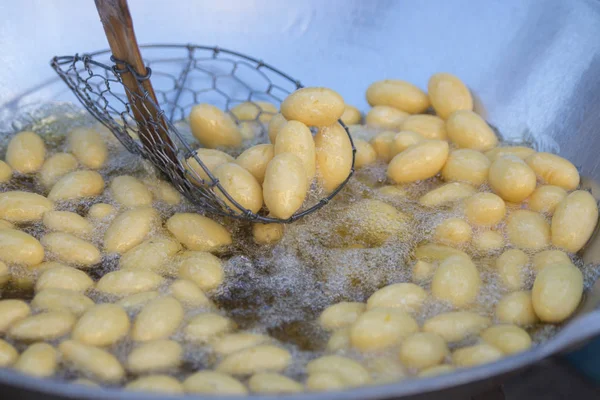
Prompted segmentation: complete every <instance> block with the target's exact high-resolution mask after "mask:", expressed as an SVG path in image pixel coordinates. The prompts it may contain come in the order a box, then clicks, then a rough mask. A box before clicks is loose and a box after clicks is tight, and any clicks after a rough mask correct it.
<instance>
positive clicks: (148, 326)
mask: <svg viewBox="0 0 600 400" xmlns="http://www.w3.org/2000/svg"><path fill="white" fill-rule="evenodd" d="M183 314H184V310H183V306H182V305H181V303H180V302H179V301H178V300H177V299H175V298H173V297H170V296H165V297H159V298H156V299H154V300H151V301H150V302H148V304H146V305H145V306H144V308H142V311H140V313H139V314H138V315H137V317H136V318H135V321H134V323H133V328H132V330H131V337H132V339H133V340H136V341H140V342H147V341H149V340H156V339H166V338H168V337H169V336H171V335H172V334H173V333H174V332H175V331H176V330H177V328H178V327H179V325H180V324H181V322H182V321H183Z"/></svg>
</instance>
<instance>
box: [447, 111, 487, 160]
mask: <svg viewBox="0 0 600 400" xmlns="http://www.w3.org/2000/svg"><path fill="white" fill-rule="evenodd" d="M446 132H447V133H448V139H450V141H452V143H454V144H456V145H457V146H458V147H460V148H466V149H473V150H479V151H487V150H490V149H492V148H494V147H496V145H497V144H498V138H497V137H496V134H495V133H494V131H493V130H492V128H490V126H489V125H488V124H487V122H485V120H484V119H483V118H481V117H480V116H479V115H477V114H475V113H474V112H473V111H467V110H459V111H455V112H453V113H452V114H450V115H449V116H448V119H447V121H446Z"/></svg>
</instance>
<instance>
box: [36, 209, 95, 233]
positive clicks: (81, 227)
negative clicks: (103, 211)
mask: <svg viewBox="0 0 600 400" xmlns="http://www.w3.org/2000/svg"><path fill="white" fill-rule="evenodd" d="M42 221H43V223H44V226H45V227H46V228H47V229H48V230H50V231H57V232H64V233H70V234H73V235H75V236H78V237H84V238H85V237H88V236H90V235H91V233H92V231H93V229H94V228H92V224H90V222H89V221H88V220H87V219H85V218H83V217H82V216H81V215H79V214H76V213H74V212H70V211H47V212H46V213H45V214H44V218H43V219H42Z"/></svg>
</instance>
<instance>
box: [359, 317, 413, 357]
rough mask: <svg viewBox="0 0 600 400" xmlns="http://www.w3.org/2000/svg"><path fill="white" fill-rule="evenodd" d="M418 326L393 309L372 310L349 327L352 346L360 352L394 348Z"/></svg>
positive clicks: (411, 319)
mask: <svg viewBox="0 0 600 400" xmlns="http://www.w3.org/2000/svg"><path fill="white" fill-rule="evenodd" d="M418 330H419V325H418V324H417V322H416V321H415V320H414V319H413V318H412V317H411V316H410V315H409V314H408V313H406V312H404V311H401V310H398V309H393V308H389V309H387V308H374V309H372V310H369V311H367V312H365V313H363V314H361V315H360V316H359V317H358V319H357V320H356V322H355V323H354V324H352V326H351V327H350V341H351V343H352V346H353V347H354V348H356V349H358V350H359V351H361V352H369V351H378V350H382V349H385V348H388V347H391V346H394V345H396V344H398V343H400V342H401V341H402V339H404V338H406V337H407V336H409V335H411V334H413V333H415V332H417V331H418Z"/></svg>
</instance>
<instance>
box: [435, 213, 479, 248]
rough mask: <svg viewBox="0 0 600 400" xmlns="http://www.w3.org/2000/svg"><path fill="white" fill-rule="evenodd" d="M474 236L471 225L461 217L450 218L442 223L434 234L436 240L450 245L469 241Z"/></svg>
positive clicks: (458, 244)
mask: <svg viewBox="0 0 600 400" xmlns="http://www.w3.org/2000/svg"><path fill="white" fill-rule="evenodd" d="M472 237H473V229H472V228H471V226H470V225H469V224H468V223H466V222H465V221H463V220H462V219H460V218H448V219H446V220H444V221H442V223H440V224H439V225H438V226H437V227H436V228H435V232H434V234H433V238H434V239H435V241H437V242H440V243H443V244H447V245H449V246H460V245H462V244H465V243H468V242H469V241H471V238H472Z"/></svg>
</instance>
